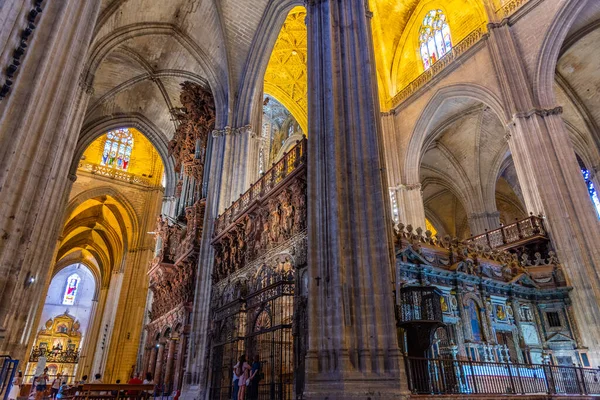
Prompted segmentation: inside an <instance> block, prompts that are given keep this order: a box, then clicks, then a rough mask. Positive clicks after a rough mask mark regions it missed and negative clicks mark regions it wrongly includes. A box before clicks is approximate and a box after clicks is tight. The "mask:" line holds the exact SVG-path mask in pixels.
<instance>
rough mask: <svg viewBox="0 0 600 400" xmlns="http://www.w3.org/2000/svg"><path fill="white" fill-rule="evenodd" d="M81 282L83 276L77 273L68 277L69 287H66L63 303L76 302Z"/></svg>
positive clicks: (70, 304) (69, 304)
mask: <svg viewBox="0 0 600 400" xmlns="http://www.w3.org/2000/svg"><path fill="white" fill-rule="evenodd" d="M79 282H81V278H80V277H79V275H77V274H72V275H70V276H69V277H68V278H67V287H66V288H65V294H64V296H63V301H62V303H63V304H65V305H68V306H72V305H73V304H75V297H76V296H77V291H78V290H79Z"/></svg>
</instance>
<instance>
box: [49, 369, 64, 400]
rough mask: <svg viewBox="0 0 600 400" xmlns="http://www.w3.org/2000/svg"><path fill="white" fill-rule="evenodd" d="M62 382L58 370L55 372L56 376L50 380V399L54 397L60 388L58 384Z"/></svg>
mask: <svg viewBox="0 0 600 400" xmlns="http://www.w3.org/2000/svg"><path fill="white" fill-rule="evenodd" d="M61 384H62V376H61V374H60V372H58V373H57V374H56V378H54V380H53V381H52V386H51V388H50V397H51V398H52V400H54V399H56V395H57V394H58V389H60V385H61Z"/></svg>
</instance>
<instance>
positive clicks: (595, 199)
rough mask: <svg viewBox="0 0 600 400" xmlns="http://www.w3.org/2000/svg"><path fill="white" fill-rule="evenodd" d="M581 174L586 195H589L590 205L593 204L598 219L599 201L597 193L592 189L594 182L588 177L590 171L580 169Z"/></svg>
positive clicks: (599, 212) (599, 215)
mask: <svg viewBox="0 0 600 400" xmlns="http://www.w3.org/2000/svg"><path fill="white" fill-rule="evenodd" d="M581 173H582V174H583V179H585V185H586V186H587V189H588V193H589V194H590V198H591V199H592V203H594V207H595V208H596V213H597V214H598V217H599V218H600V199H599V198H598V191H597V190H596V188H595V187H594V182H592V179H591V177H590V171H588V170H587V169H585V168H582V169H581Z"/></svg>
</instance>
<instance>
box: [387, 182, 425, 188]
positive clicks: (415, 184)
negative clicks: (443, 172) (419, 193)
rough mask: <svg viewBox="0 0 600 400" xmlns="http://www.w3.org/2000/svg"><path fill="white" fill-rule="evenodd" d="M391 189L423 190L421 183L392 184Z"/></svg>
mask: <svg viewBox="0 0 600 400" xmlns="http://www.w3.org/2000/svg"><path fill="white" fill-rule="evenodd" d="M390 189H391V190H421V183H407V184H404V183H401V184H399V185H398V186H390Z"/></svg>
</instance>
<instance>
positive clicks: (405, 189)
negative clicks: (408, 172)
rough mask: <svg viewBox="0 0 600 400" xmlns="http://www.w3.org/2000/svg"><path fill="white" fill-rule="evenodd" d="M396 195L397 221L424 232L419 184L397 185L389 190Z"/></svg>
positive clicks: (421, 194) (423, 215) (422, 206)
mask: <svg viewBox="0 0 600 400" xmlns="http://www.w3.org/2000/svg"><path fill="white" fill-rule="evenodd" d="M390 189H392V190H394V192H395V193H396V201H397V202H398V219H399V222H402V223H403V224H404V225H412V226H413V228H422V229H423V231H424V230H425V207H424V205H423V192H422V191H421V184H420V183H413V184H405V185H402V184H401V185H398V186H396V187H395V188H390Z"/></svg>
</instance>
